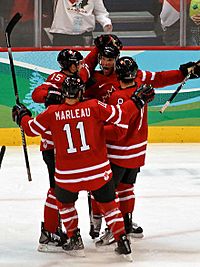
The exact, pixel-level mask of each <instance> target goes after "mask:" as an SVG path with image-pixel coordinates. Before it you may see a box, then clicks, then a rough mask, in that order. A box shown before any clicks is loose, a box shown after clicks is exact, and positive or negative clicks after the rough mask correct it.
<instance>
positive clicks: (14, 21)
mask: <svg viewBox="0 0 200 267" xmlns="http://www.w3.org/2000/svg"><path fill="white" fill-rule="evenodd" d="M21 17H22V15H21V14H20V13H16V14H15V15H14V17H13V18H12V19H11V20H10V22H9V23H8V25H7V27H6V31H5V36H6V44H7V48H8V56H9V61H10V69H11V73H12V80H13V87H14V93H15V101H16V104H17V105H19V104H20V101H19V95H18V88H17V81H16V75H15V67H14V62H13V56H12V50H11V43H10V36H11V33H12V30H13V28H14V27H15V25H16V24H17V22H18V21H19V20H20V19H21ZM20 130H21V137H22V145H23V151H24V157H25V163H26V169H27V175H28V180H29V181H32V178H31V171H30V165H29V159H28V152H27V146H26V138H25V134H24V130H23V128H22V127H20Z"/></svg>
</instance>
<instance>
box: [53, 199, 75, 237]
mask: <svg viewBox="0 0 200 267" xmlns="http://www.w3.org/2000/svg"><path fill="white" fill-rule="evenodd" d="M57 205H58V208H59V212H60V217H61V219H62V223H63V224H64V226H65V229H66V231H67V236H68V237H69V238H70V237H72V236H73V234H74V230H76V229H77V228H78V214H77V210H76V208H75V203H68V204H65V203H61V202H59V201H57Z"/></svg>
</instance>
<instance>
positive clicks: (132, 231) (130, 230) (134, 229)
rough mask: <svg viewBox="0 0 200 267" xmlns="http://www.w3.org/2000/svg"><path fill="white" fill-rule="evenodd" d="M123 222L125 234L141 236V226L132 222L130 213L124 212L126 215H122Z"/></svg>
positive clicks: (135, 236)
mask: <svg viewBox="0 0 200 267" xmlns="http://www.w3.org/2000/svg"><path fill="white" fill-rule="evenodd" d="M124 224H125V230H126V234H127V235H128V236H129V237H134V238H142V237H143V236H144V235H143V229H142V227H140V226H138V225H137V224H136V223H134V222H132V213H127V214H126V216H125V217H124Z"/></svg>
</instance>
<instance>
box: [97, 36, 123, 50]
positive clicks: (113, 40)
mask: <svg viewBox="0 0 200 267" xmlns="http://www.w3.org/2000/svg"><path fill="white" fill-rule="evenodd" d="M94 44H95V45H96V47H97V48H98V49H100V50H101V49H104V47H105V46H109V45H111V46H112V45H113V46H116V47H117V48H118V49H119V50H120V49H122V48H123V45H122V42H121V41H120V40H119V38H118V37H117V36H116V35H114V34H102V35H100V36H98V37H97V38H96V39H95V40H94Z"/></svg>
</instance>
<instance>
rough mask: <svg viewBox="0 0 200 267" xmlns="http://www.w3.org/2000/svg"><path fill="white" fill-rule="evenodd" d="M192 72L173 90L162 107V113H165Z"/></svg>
mask: <svg viewBox="0 0 200 267" xmlns="http://www.w3.org/2000/svg"><path fill="white" fill-rule="evenodd" d="M190 75H191V74H190V73H188V75H187V76H186V77H185V79H184V80H183V81H182V82H181V84H180V85H179V86H178V87H177V89H176V91H174V92H173V94H172V95H171V96H170V98H169V99H168V100H167V101H166V103H165V104H164V106H163V107H162V108H161V109H160V111H159V112H160V113H163V112H164V111H165V109H166V108H167V107H168V106H169V105H170V103H171V102H172V101H173V100H174V98H175V97H176V95H177V94H178V92H179V91H180V90H181V89H182V88H183V85H184V84H185V83H186V82H187V80H188V79H189V78H190Z"/></svg>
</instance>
